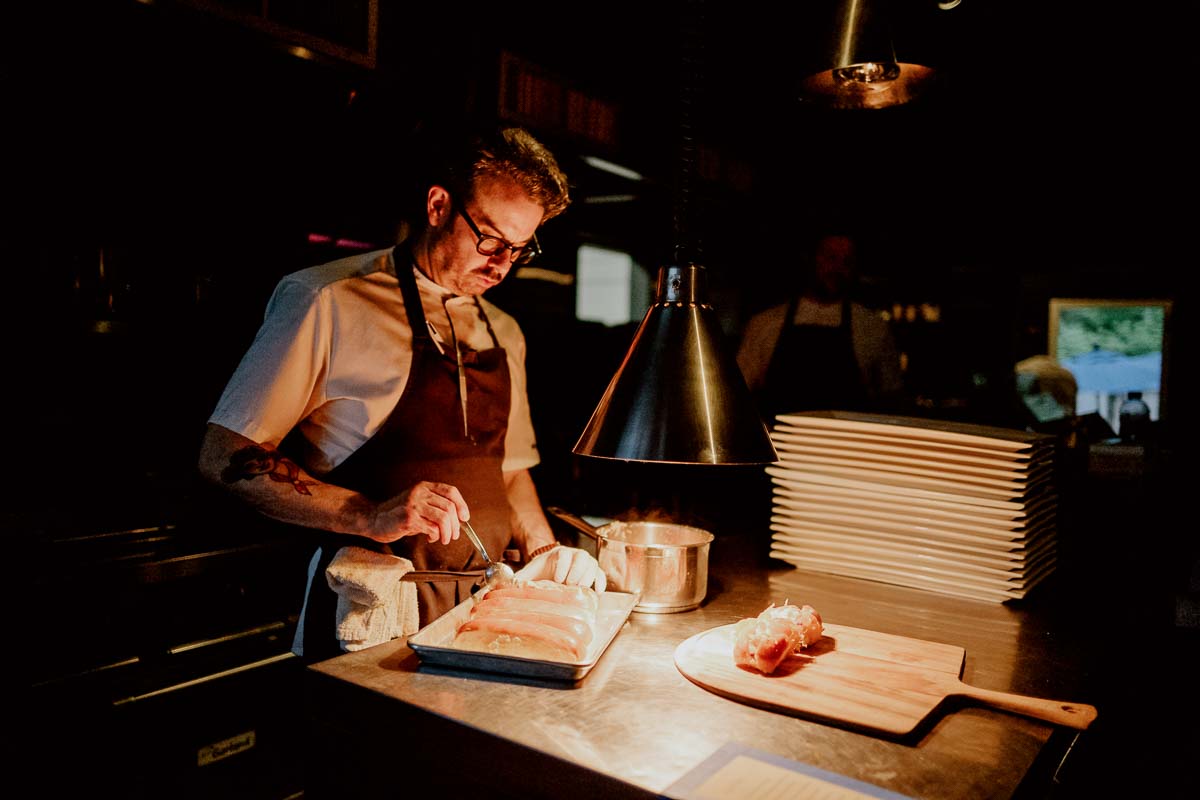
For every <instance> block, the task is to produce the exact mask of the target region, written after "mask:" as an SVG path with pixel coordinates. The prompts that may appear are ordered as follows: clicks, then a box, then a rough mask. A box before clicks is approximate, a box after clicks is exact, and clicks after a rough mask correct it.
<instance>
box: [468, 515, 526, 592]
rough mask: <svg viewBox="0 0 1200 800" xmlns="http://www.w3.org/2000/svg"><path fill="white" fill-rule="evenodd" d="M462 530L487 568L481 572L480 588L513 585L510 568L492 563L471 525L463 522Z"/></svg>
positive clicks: (495, 562) (502, 563) (503, 564)
mask: <svg viewBox="0 0 1200 800" xmlns="http://www.w3.org/2000/svg"><path fill="white" fill-rule="evenodd" d="M462 529H463V530H464V531H466V532H467V538H468V539H470V540H471V544H473V545H475V549H476V550H477V551H479V555H481V556H483V562H484V563H485V564H487V566H486V567H485V568H484V570H483V575H484V580H483V586H482V587H481V588H491V587H492V586H505V585H507V584H510V583H513V581H514V578H513V571H512V567H510V566H509V565H508V564H505V563H504V562H503V561H492V558H491V556H489V555H488V552H487V548H486V547H484V546H483V542H482V541H481V540H480V538H479V536H478V534H476V533H475V529H474V528H472V527H471V523H469V522H467V521H466V520H463V522H462Z"/></svg>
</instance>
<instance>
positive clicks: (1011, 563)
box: [771, 525, 1054, 569]
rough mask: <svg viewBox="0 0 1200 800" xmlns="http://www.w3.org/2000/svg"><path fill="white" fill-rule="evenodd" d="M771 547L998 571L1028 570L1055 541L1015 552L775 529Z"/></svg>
mask: <svg viewBox="0 0 1200 800" xmlns="http://www.w3.org/2000/svg"><path fill="white" fill-rule="evenodd" d="M771 530H772V533H771V544H772V546H774V547H782V548H798V549H801V550H806V551H813V552H816V551H824V552H827V553H836V552H843V551H847V550H849V551H856V550H857V549H859V548H862V549H869V550H871V551H873V552H877V553H880V554H884V553H887V554H890V555H893V556H895V557H898V558H917V557H922V556H929V557H934V558H939V559H943V560H945V561H947V562H949V563H956V564H963V565H974V566H980V567H992V568H994V569H1027V568H1028V565H1030V564H1034V563H1036V562H1037V560H1038V559H1039V558H1041V557H1042V556H1043V555H1044V554H1045V553H1046V552H1048V551H1049V550H1050V549H1051V545H1052V544H1053V543H1054V537H1051V536H1046V537H1042V538H1041V539H1039V540H1038V541H1036V542H1033V543H1027V544H1026V546H1024V547H1021V548H1017V549H1013V550H1007V551H1004V550H997V549H994V548H990V549H989V548H984V547H979V548H974V547H971V546H969V545H962V544H959V543H946V542H930V541H924V540H921V539H912V538H905V537H890V536H878V535H877V536H873V537H870V538H864V537H861V536H856V535H852V534H842V533H834V532H829V531H822V530H818V529H808V530H804V531H803V532H792V531H790V530H789V529H787V528H786V527H784V526H781V525H773V526H771Z"/></svg>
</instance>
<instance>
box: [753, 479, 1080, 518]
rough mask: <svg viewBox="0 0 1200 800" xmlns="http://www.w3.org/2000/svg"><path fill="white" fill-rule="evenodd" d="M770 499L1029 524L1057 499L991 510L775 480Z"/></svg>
mask: <svg viewBox="0 0 1200 800" xmlns="http://www.w3.org/2000/svg"><path fill="white" fill-rule="evenodd" d="M772 497H773V498H788V499H791V500H797V501H803V503H824V504H828V505H830V506H851V507H858V509H877V510H878V511H886V512H890V513H901V515H922V516H931V517H941V518H946V519H966V521H973V522H977V523H979V524H995V525H998V527H1003V525H1012V527H1020V525H1025V524H1030V523H1031V521H1032V519H1033V518H1034V517H1037V516H1038V515H1040V513H1044V512H1048V511H1051V510H1054V509H1055V507H1056V505H1057V500H1056V498H1055V497H1054V495H1052V494H1051V495H1044V497H1040V498H1036V499H1034V500H1033V501H1032V504H1027V505H1025V506H1024V507H1016V509H992V507H990V506H979V505H968V504H965V503H949V501H947V500H931V499H928V498H919V497H901V495H896V494H881V493H878V492H866V491H864V489H847V488H841V487H836V486H811V487H809V486H805V487H804V488H796V487H788V486H784V485H782V483H779V482H775V485H774V486H773V487H772Z"/></svg>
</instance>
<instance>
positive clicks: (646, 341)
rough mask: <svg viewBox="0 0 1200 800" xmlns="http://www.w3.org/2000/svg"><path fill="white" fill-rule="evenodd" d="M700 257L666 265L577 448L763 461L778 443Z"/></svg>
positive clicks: (648, 457)
mask: <svg viewBox="0 0 1200 800" xmlns="http://www.w3.org/2000/svg"><path fill="white" fill-rule="evenodd" d="M707 280H708V279H707V275H706V273H705V270H704V267H702V266H700V265H698V264H684V265H682V266H676V265H673V266H665V267H661V268H660V269H659V272H658V287H657V290H656V297H655V300H654V304H653V305H652V306H651V307H650V309H649V310H648V311H647V312H646V316H645V317H644V318H643V319H642V323H641V325H640V326H639V327H638V330H637V333H636V334H635V335H634V337H633V343H632V344H631V345H630V347H629V351H628V352H627V353H626V355H625V359H624V361H622V363H621V366H620V367H619V368H618V369H617V372H616V374H615V375H614V376H613V378H612V380H611V381H610V382H609V385H608V389H607V390H605V392H604V396H603V397H602V398H601V400H600V404H599V405H598V406H597V407H596V410H595V412H593V414H592V418H591V419H590V420H589V421H588V424H587V427H586V428H585V429H584V431H583V435H582V436H580V437H579V441H578V443H577V444H576V445H575V448H574V452H575V453H576V454H577V455H586V456H598V457H601V458H615V459H623V460H627V461H662V462H671V463H677V464H763V463H771V462H774V461H778V460H779V457H778V455H777V454H776V452H775V446H774V445H773V444H772V443H771V439H770V436H769V434H768V433H767V431H766V428H765V426H764V425H763V421H762V418H761V417H760V416H759V413H758V409H757V407H756V406H755V404H754V402H753V399H752V398H751V396H750V391H749V389H747V388H746V382H745V379H744V378H743V377H742V373H741V371H740V370H739V369H738V366H737V363H736V362H735V361H734V360H733V358H732V357H730V354H729V353H728V351H727V349H726V346H725V342H724V334H723V332H722V330H721V326H720V322H719V320H718V319H717V313H716V311H715V310H714V309H713V307H712V306H711V305H710V304H709V302H708V299H707Z"/></svg>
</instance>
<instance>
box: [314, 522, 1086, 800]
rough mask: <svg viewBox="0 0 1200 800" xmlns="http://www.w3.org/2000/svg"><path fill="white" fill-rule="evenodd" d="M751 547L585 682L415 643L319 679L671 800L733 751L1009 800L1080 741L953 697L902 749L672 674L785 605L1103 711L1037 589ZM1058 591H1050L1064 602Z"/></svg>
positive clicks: (724, 561) (1001, 685) (354, 657)
mask: <svg viewBox="0 0 1200 800" xmlns="http://www.w3.org/2000/svg"><path fill="white" fill-rule="evenodd" d="M750 550H751V548H750V546H749V545H748V544H747V543H746V542H745V541H743V540H741V539H737V538H735V539H722V538H718V539H717V541H715V542H714V543H713V546H712V550H711V553H710V576H709V585H708V596H707V598H706V600H705V602H704V603H703V604H702V605H701V607H700V608H698V609H695V610H693V611H688V612H683V613H677V614H666V615H650V614H640V613H634V614H633V615H631V616H630V618H629V621H628V623H627V624H626V626H625V628H624V629H623V630H622V631H621V632H620V633H619V634H618V635H617V637H616V639H615V640H614V641H613V643H612V644H611V645H610V647H609V649H608V650H607V652H606V653H605V654H604V656H603V657H602V658H601V659H600V661H599V662H598V663H597V664H596V666H595V667H594V668H593V669H592V671H591V672H590V673H589V674H588V675H587V676H586V677H585V678H584V679H583V680H582V681H580V682H578V683H576V684H574V685H572V684H556V683H544V682H539V681H533V680H529V679H524V678H517V677H505V676H493V675H484V674H475V673H471V672H467V671H458V672H454V671H446V670H445V669H444V668H432V667H429V666H422V665H421V663H420V661H419V659H418V658H417V656H416V654H415V653H413V652H412V650H410V649H409V648H408V647H406V646H405V644H404V642H403V640H395V641H393V642H391V643H388V644H385V645H381V646H379V647H375V648H371V649H369V650H364V651H360V652H357V653H349V654H346V655H344V656H340V657H338V658H334V659H331V660H329V661H325V662H322V663H320V664H315V665H313V666H311V667H310V670H311V671H312V672H313V673H316V674H317V675H319V676H325V677H327V678H331V679H334V680H335V681H336V682H338V683H339V684H341V689H346V688H352V689H353V688H358V689H362V690H366V691H367V692H369V693H372V697H371V699H370V700H368V701H367V702H366V703H365V704H364V705H362V706H361V708H365V709H368V710H367V711H359V712H345V713H358V714H360V715H364V714H365V715H368V716H370V715H373V714H375V713H377V714H378V715H379V716H380V717H386V716H388V715H389V714H390V713H392V712H393V711H394V710H395V709H397V708H398V707H397V706H394V705H392V704H393V703H399V704H402V707H405V708H409V709H419V710H422V711H424V712H427V713H428V714H431V715H433V716H434V717H436V718H440V719H442V720H448V721H450V722H452V723H457V724H458V725H461V726H464V730H465V729H471V730H473V731H477V732H483V733H484V734H486V735H490V736H494V737H498V738H499V739H501V740H504V741H505V742H507V743H509V744H514V745H517V746H518V747H517V750H518V752H521V751H525V749H528V751H531V752H532V753H534V754H537V755H538V756H539V759H541V758H544V757H550V758H551V759H552V760H555V762H556V763H563V764H566V765H571V766H572V767H583V768H586V769H588V770H591V771H593V772H595V773H600V774H602V775H605V776H608V777H609V778H613V779H616V780H618V781H620V782H623V783H625V784H629V785H630V788H631V789H634V790H635V791H636V790H641V791H644V792H646V793H649V794H658V793H662V792H663V791H664V790H666V789H667V787H668V786H670V785H671V784H672V783H673V782H674V781H676V780H677V779H679V778H680V777H682V776H683V775H684V774H685V773H687V772H688V771H689V770H691V769H692V768H693V767H695V766H697V765H698V764H700V763H701V762H702V761H704V759H706V758H707V757H708V756H710V755H711V754H712V753H714V752H715V751H716V750H717V749H718V748H720V747H721V746H722V745H724V744H725V743H727V742H739V743H743V744H746V745H749V746H752V747H754V748H758V749H760V750H765V751H768V752H770V753H774V754H777V755H779V756H784V757H787V758H790V759H794V760H796V761H800V762H804V763H806V764H810V765H813V766H815V767H819V768H821V769H825V770H828V771H831V772H835V773H839V774H842V775H846V776H850V777H852V778H855V779H858V780H862V781H866V782H868V783H872V784H876V785H878V786H882V787H885V788H887V789H890V790H892V791H895V792H900V793H902V794H905V795H910V796H912V797H920V798H1007V797H1011V796H1013V795H1014V793H1016V791H1017V789H1018V786H1019V785H1020V784H1021V781H1022V780H1023V779H1025V778H1026V776H1027V774H1029V773H1030V771H1031V769H1033V768H1034V766H1035V762H1036V764H1037V768H1036V770H1035V772H1036V773H1037V774H1038V776H1041V775H1042V773H1043V772H1044V771H1045V770H1046V768H1047V765H1048V767H1049V769H1050V770H1052V769H1053V767H1054V766H1055V765H1056V764H1057V763H1058V761H1059V760H1060V759H1061V758H1062V756H1063V754H1064V753H1065V752H1066V750H1067V747H1068V746H1069V744H1070V743H1071V742H1072V740H1073V739H1074V737H1075V736H1076V735H1077V732H1076V731H1067V730H1065V729H1056V728H1055V727H1054V726H1052V725H1050V724H1048V723H1043V722H1040V721H1037V720H1033V719H1029V718H1025V717H1021V716H1017V715H1014V714H1009V713H1006V712H1002V711H998V710H993V709H990V708H985V707H981V706H972V705H970V704H964V703H957V704H952V705H948V706H947V707H944V708H942V709H938V710H937V711H935V712H934V713H933V715H932V716H931V718H930V720H929V721H928V723H927V724H926V725H924V726H922V727H920V728H918V730H917V732H916V733H915V734H914V735H913V736H910V737H906V738H905V739H901V740H890V739H887V738H885V737H883V736H879V735H875V734H872V733H865V732H859V731H854V730H850V729H846V728H840V727H836V726H834V725H831V724H825V723H821V722H817V721H812V720H807V719H802V718H797V717H792V716H788V715H785V714H781V713H777V712H773V711H767V710H762V709H758V708H754V707H751V706H748V705H744V704H741V703H739V702H736V701H733V700H729V699H726V698H723V697H720V696H718V695H715V694H713V693H711V692H709V691H706V690H705V689H703V688H700V687H699V686H696V685H695V684H693V683H691V682H690V681H688V680H687V679H686V678H685V677H683V675H681V674H680V672H679V671H678V669H677V668H676V667H675V664H674V659H673V655H674V651H675V648H676V646H677V645H678V644H679V643H680V642H682V641H683V640H684V639H686V638H688V637H689V636H691V635H692V634H695V633H699V632H701V631H704V630H707V629H709V628H713V627H716V626H719V625H724V624H727V623H730V622H734V621H736V620H738V619H740V618H742V617H745V616H752V615H754V614H757V613H758V612H759V611H761V610H762V609H763V608H765V607H766V606H767V604H768V603H771V602H776V603H780V602H783V601H784V600H785V599H786V600H789V601H790V602H792V603H796V604H799V603H809V604H811V605H813V606H814V607H815V608H817V609H818V611H820V613H821V615H822V616H823V618H824V619H825V620H826V621H827V622H834V623H837V624H841V625H849V626H854V627H860V628H868V629H872V630H877V631H883V632H886V633H893V634H897V635H903V636H909V637H914V638H920V639H927V640H930V641H938V642H945V643H949V644H954V645H958V646H961V647H964V648H965V649H966V654H967V656H966V665H965V668H964V670H963V675H962V679H963V681H964V682H966V683H968V684H970V685H972V686H978V687H981V688H986V689H995V690H1000V691H1008V692H1016V693H1020V694H1028V695H1034V696H1038V697H1046V698H1052V699H1056V700H1066V701H1074V702H1080V703H1088V702H1091V701H1090V699H1089V698H1088V697H1086V696H1080V691H1081V687H1083V686H1084V683H1083V681H1082V679H1081V675H1080V665H1079V663H1078V662H1079V658H1078V653H1077V652H1076V650H1075V648H1074V646H1073V642H1072V640H1071V638H1070V631H1069V628H1070V627H1071V626H1070V625H1069V624H1067V623H1066V621H1064V620H1062V618H1061V615H1056V614H1054V613H1042V610H1043V607H1044V606H1049V605H1051V604H1047V603H1039V602H1038V601H1037V598H1038V596H1039V593H1038V592H1035V593H1031V596H1030V598H1029V599H1027V600H1025V601H1022V604H1020V605H1000V604H991V603H985V602H976V601H970V600H963V599H959V598H955V597H950V596H941V595H937V594H933V593H929V592H923V591H919V590H914V589H907V588H904V587H898V586H891V585H887V584H882V583H873V582H869V581H862V580H858V579H853V578H843V577H838V576H832V575H825V574H818V573H810V572H804V571H800V570H795V569H793V568H791V567H789V566H787V565H784V564H781V563H779V562H766V561H765V560H764V559H761V558H757V557H754V556H753V555H751V554H750ZM1052 583H1053V581H1049V582H1048V584H1047V585H1044V586H1047V588H1046V589H1045V590H1044V592H1043V593H1044V594H1052V593H1053V591H1054V590H1053V589H1052V588H1049V584H1052ZM1039 588H1040V587H1039ZM1046 620H1051V621H1053V622H1054V624H1057V625H1059V626H1061V628H1062V629H1061V630H1060V629H1058V628H1056V627H1055V626H1054V624H1048V623H1047V622H1046ZM310 677H314V679H315V680H317V681H318V682H320V679H319V678H316V676H310ZM325 683H328V682H327V681H326V682H325ZM310 702H314V703H318V704H319V703H321V702H323V701H322V699H321V693H320V692H319V691H317V692H314V693H310ZM331 713H335V714H336V713H341V712H336V711H334V712H331ZM1102 714H1103V710H1102V709H1101V715H1102ZM377 722H378V720H374V721H373V720H370V719H360V720H357V721H355V720H345V724H346V726H347V728H348V729H352V728H353V727H354V726H355V725H356V724H360V725H362V726H366V727H371V728H378V727H380V726H379V725H378V724H375V723H377ZM1056 731H1057V732H1056ZM1052 734H1054V735H1053V737H1052ZM1081 735H1083V736H1086V735H1087V732H1083V733H1082V734H1081ZM1039 757H1040V758H1039ZM559 760H561V761H559ZM515 774H518V775H522V777H519V778H512V777H511V776H510V778H509V780H518V781H524V780H528V782H529V784H528V787H526V788H528V789H529V790H530V791H529V794H530V795H533V796H536V795H538V793H539V792H538V791H537V789H538V783H539V781H541V780H542V779H543V777H544V774H545V770H544V769H536V770H530V771H529V772H527V773H521V772H520V771H519V770H518V771H517V772H516V773H515ZM1047 774H1049V773H1047ZM1039 779H1040V778H1039ZM514 788H521V787H514Z"/></svg>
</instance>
